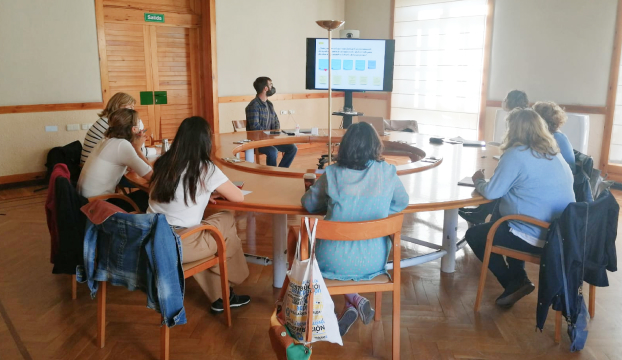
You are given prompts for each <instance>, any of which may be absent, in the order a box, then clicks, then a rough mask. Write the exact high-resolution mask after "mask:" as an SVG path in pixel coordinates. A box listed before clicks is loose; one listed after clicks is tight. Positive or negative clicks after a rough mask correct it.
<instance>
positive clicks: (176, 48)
mask: <svg viewBox="0 0 622 360" xmlns="http://www.w3.org/2000/svg"><path fill="white" fill-rule="evenodd" d="M155 30H156V37H155V41H156V42H157V45H156V47H157V62H156V60H154V69H156V68H157V69H158V70H157V74H156V72H155V71H154V83H157V85H156V88H155V89H154V90H161V91H166V92H167V96H168V104H167V105H156V108H159V110H160V114H159V119H160V133H161V134H162V138H163V139H165V138H173V137H174V136H175V133H176V132H177V128H178V127H179V125H180V124H181V122H182V121H183V120H184V119H185V118H187V117H190V116H192V115H193V104H192V100H193V96H192V82H193V80H194V78H195V77H194V74H193V73H192V65H191V58H192V50H191V41H190V30H191V29H188V28H183V27H175V28H173V27H164V26H156V27H155ZM152 39H153V38H152ZM154 54H155V53H154ZM156 65H157V66H156ZM170 65H173V66H170Z"/></svg>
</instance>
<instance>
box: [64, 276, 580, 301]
mask: <svg viewBox="0 0 622 360" xmlns="http://www.w3.org/2000/svg"><path fill="white" fill-rule="evenodd" d="M77 297H78V283H77V282H76V275H75V274H73V275H71V300H75V299H76V298H77ZM590 299H591V297H590Z"/></svg>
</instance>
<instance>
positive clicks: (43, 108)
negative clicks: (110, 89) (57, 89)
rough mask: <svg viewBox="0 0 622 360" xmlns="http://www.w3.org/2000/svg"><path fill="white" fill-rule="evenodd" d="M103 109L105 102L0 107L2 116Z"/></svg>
mask: <svg viewBox="0 0 622 360" xmlns="http://www.w3.org/2000/svg"><path fill="white" fill-rule="evenodd" d="M103 108H104V103H103V102H91V103H71V104H41V105H14V106H0V114H20V113H36V112H49V111H71V110H101V109H103Z"/></svg>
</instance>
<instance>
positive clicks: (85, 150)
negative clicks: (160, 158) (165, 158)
mask: <svg viewBox="0 0 622 360" xmlns="http://www.w3.org/2000/svg"><path fill="white" fill-rule="evenodd" d="M135 104H136V100H134V98H133V97H132V95H128V94H126V93H122V92H120V93H116V94H114V95H113V96H112V97H111V98H110V100H108V104H107V105H106V108H105V109H104V110H103V111H102V112H100V113H99V114H97V115H98V116H99V119H98V120H97V121H96V122H95V123H94V124H93V126H91V127H90V128H89V131H88V132H87V133H86V137H85V138H84V144H83V146H82V156H80V164H81V165H84V163H85V162H86V160H87V159H88V158H89V155H91V152H92V151H93V149H94V148H95V146H96V145H97V144H99V142H100V141H101V140H102V139H103V138H104V134H105V133H106V131H107V130H108V116H109V115H110V114H112V113H113V112H115V111H116V110H119V109H134V105H135ZM138 128H139V129H140V130H143V129H144V128H145V126H144V125H143V122H142V121H141V120H138ZM141 151H142V153H143V155H145V156H149V155H151V154H149V152H148V149H146V148H145V147H144V146H143V147H142V148H141ZM151 151H154V150H151ZM154 153H155V152H154Z"/></svg>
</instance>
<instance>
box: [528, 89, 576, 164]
mask: <svg viewBox="0 0 622 360" xmlns="http://www.w3.org/2000/svg"><path fill="white" fill-rule="evenodd" d="M533 109H534V110H535V111H536V112H537V113H538V115H540V117H542V119H544V121H545V122H546V125H547V126H548V127H549V132H550V133H551V134H552V135H553V137H554V138H555V141H557V146H559V151H560V152H561V154H562V156H563V157H564V160H566V162H567V163H568V166H570V170H572V172H573V173H574V172H575V167H576V165H575V160H574V151H573V150H572V145H571V144H570V141H569V140H568V138H567V137H566V135H564V134H563V133H562V132H561V131H560V130H559V128H561V127H562V125H564V124H565V123H566V120H568V116H567V115H566V112H565V111H564V109H562V108H561V107H560V106H559V105H557V104H556V103H554V102H552V101H538V102H537V103H535V104H534V105H533Z"/></svg>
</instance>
